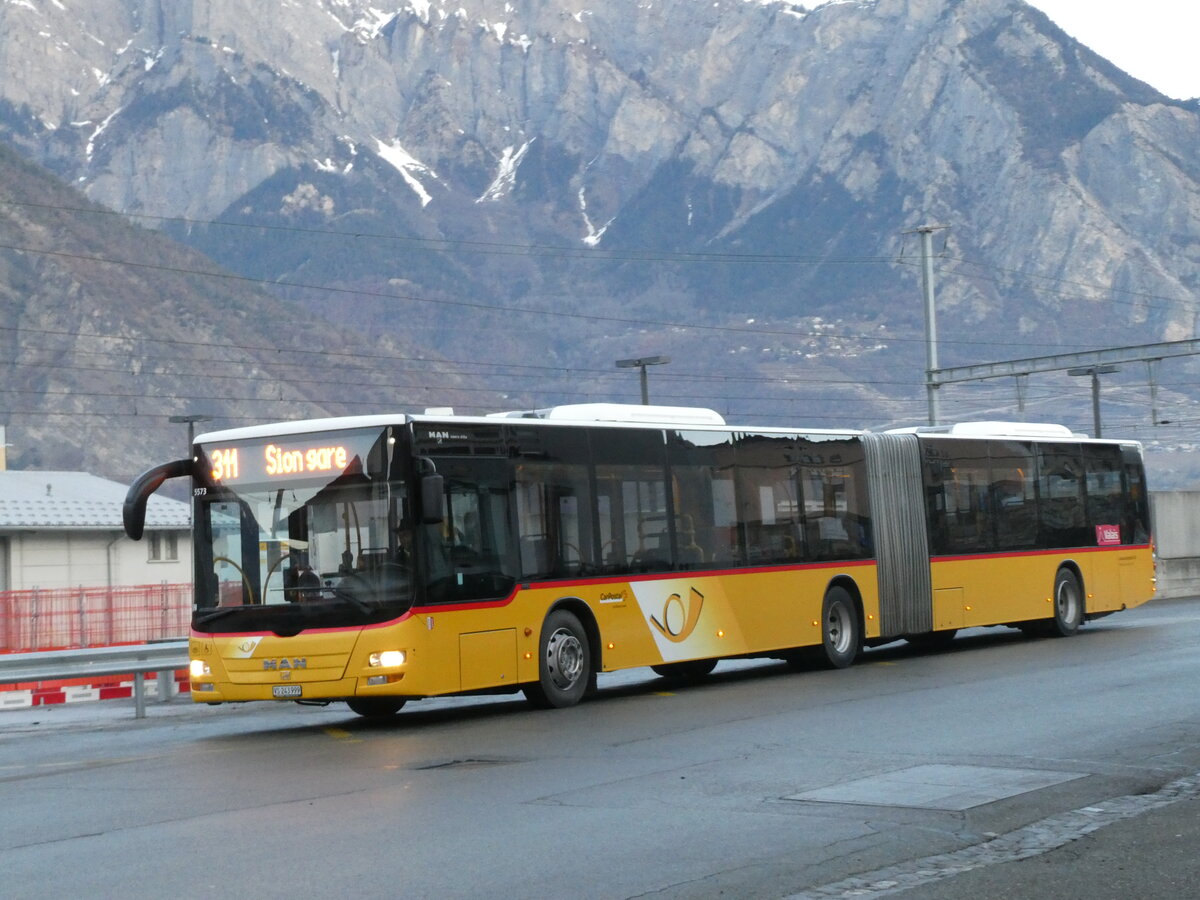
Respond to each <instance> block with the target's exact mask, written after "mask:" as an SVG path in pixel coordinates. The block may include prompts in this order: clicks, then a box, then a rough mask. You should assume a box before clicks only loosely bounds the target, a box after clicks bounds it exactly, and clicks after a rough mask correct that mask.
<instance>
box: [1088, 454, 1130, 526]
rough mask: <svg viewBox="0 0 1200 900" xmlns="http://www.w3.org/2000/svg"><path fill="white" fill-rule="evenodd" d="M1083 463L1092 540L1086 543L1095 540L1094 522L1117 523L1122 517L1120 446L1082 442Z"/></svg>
mask: <svg viewBox="0 0 1200 900" xmlns="http://www.w3.org/2000/svg"><path fill="white" fill-rule="evenodd" d="M1083 466H1084V471H1085V472H1086V480H1085V485H1086V488H1087V521H1088V525H1089V526H1091V527H1092V528H1093V540H1092V541H1089V543H1095V537H1094V528H1095V526H1097V525H1117V526H1120V525H1121V523H1122V522H1123V521H1124V520H1125V509H1124V494H1123V493H1122V487H1121V448H1120V447H1101V446H1096V445H1091V444H1084V446H1083ZM1122 542H1124V535H1122Z"/></svg>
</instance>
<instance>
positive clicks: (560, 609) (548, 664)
mask: <svg viewBox="0 0 1200 900" xmlns="http://www.w3.org/2000/svg"><path fill="white" fill-rule="evenodd" d="M599 645H600V641H599V632H598V629H597V626H596V622H595V619H594V618H593V617H592V615H591V611H590V610H589V609H588V608H587V605H586V604H584V603H583V602H582V601H581V600H577V599H568V600H565V601H561V602H559V603H557V604H555V606H554V607H552V608H551V609H550V611H549V612H548V613H547V614H546V618H545V619H544V620H543V621H542V627H541V632H540V634H539V636H538V680H537V681H532V682H529V683H527V684H526V685H525V686H524V687H523V688H522V690H523V692H524V694H525V697H526V699H527V700H529V702H530V703H532V704H533V705H534V706H537V707H540V708H542V709H562V708H564V707H567V706H574V705H575V704H576V703H578V702H579V701H580V700H582V699H583V697H584V695H585V694H588V693H590V692H591V691H594V690H595V685H596V671H597V665H598V661H599V657H598V652H599Z"/></svg>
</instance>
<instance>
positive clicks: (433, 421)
mask: <svg viewBox="0 0 1200 900" xmlns="http://www.w3.org/2000/svg"><path fill="white" fill-rule="evenodd" d="M175 477H187V478H189V479H190V480H191V483H192V489H193V496H194V511H195V519H194V522H195V524H194V541H195V554H194V555H195V567H196V568H195V609H194V613H193V618H192V633H191V641H190V644H191V692H192V697H193V699H194V700H196V701H198V702H201V703H225V702H231V701H247V700H295V701H299V702H302V703H308V702H311V703H328V702H331V701H345V702H346V703H347V704H348V705H349V706H350V708H351V709H352V710H354V711H355V712H357V713H359V714H362V715H390V714H392V713H394V712H396V711H397V710H399V709H400V707H401V706H403V705H404V703H405V702H406V701H408V700H413V699H417V698H423V697H436V696H444V695H449V694H468V693H495V692H506V691H517V690H520V691H523V692H524V693H525V695H526V697H527V698H528V699H529V700H530V701H531V702H532V703H534V704H535V705H538V706H544V707H565V706H570V705H572V704H574V703H577V702H578V701H579V700H580V699H581V698H582V697H583V696H584V694H585V693H587V692H588V691H589V690H592V689H593V688H594V686H595V683H596V676H597V674H598V673H600V672H611V671H615V670H618V669H626V668H632V667H637V666H649V667H651V668H652V669H653V670H654V671H655V672H658V673H659V674H662V675H665V676H670V677H674V678H679V679H685V680H686V679H695V678H700V677H702V676H704V675H706V674H707V673H708V672H710V671H711V670H712V668H713V666H714V665H716V662H717V660H719V659H722V658H731V657H755V656H761V657H774V658H781V659H785V660H788V661H789V662H793V663H796V664H798V665H799V664H808V663H810V662H814V661H815V662H818V663H820V664H824V665H827V666H832V667H844V666H848V665H850V664H851V663H852V662H854V660H855V658H856V657H857V656H858V654H859V652H860V650H861V649H862V648H863V647H864V646H874V645H878V644H883V643H887V642H889V641H894V640H898V639H907V640H909V641H913V642H919V643H937V642H940V641H945V640H948V639H950V638H952V637H953V636H954V634H955V632H956V631H957V630H958V629H960V628H969V627H974V626H981V625H1009V626H1013V627H1017V628H1021V629H1023V630H1026V631H1030V632H1040V633H1047V634H1058V635H1064V636H1065V635H1070V634H1073V633H1074V632H1075V631H1076V630H1078V628H1079V627H1080V625H1081V624H1082V623H1083V622H1084V621H1085V620H1087V619H1090V618H1095V617H1097V616H1102V615H1105V614H1107V613H1110V612H1113V611H1115V610H1121V609H1125V608H1127V607H1132V606H1137V605H1138V604H1141V603H1144V602H1146V601H1147V600H1149V599H1150V598H1151V596H1152V595H1153V593H1154V562H1153V552H1152V544H1151V537H1150V514H1149V508H1148V501H1147V492H1146V484H1145V473H1144V469H1143V465H1142V456H1141V449H1140V447H1139V446H1138V445H1137V444H1136V443H1133V442H1129V441H1119V440H1118V441H1109V440H1105V441H1101V440H1089V439H1087V438H1086V437H1083V436H1081V435H1077V434H1072V433H1071V432H1070V431H1069V430H1068V429H1066V428H1063V427H1061V426H1053V425H1030V424H1024V423H1020V424H1018V423H994V422H993V423H970V424H963V425H955V426H952V427H946V428H937V429H912V430H907V431H901V432H887V433H871V432H851V431H836V432H835V431H823V430H793V429H782V428H757V427H745V426H731V425H728V424H726V423H725V422H724V421H723V420H722V418H721V417H720V416H719V415H718V414H716V413H715V412H712V411H710V410H695V409H687V408H680V407H652V406H621V405H617V404H584V405H577V406H570V407H556V408H553V409H547V410H539V411H535V412H527V413H504V414H497V415H493V416H482V417H461V416H454V415H453V414H447V415H432V414H427V415H395V416H364V417H355V418H345V419H326V420H315V421H305V422H293V423H286V424H277V425H269V426H257V427H249V428H238V429H233V430H228V431H217V432H212V433H209V434H204V435H201V436H200V437H199V438H197V440H196V443H195V446H194V448H193V455H192V457H191V458H190V459H183V460H177V461H175V462H171V463H167V464H164V465H161V466H157V467H155V468H153V469H150V470H149V471H147V472H146V473H145V474H143V475H142V476H141V477H139V478H138V479H137V481H136V482H135V483H134V484H133V485H132V486H131V488H130V491H129V495H128V497H127V499H126V504H125V527H126V531H127V532H128V533H129V535H130V536H131V537H133V538H135V539H136V538H139V537H140V536H141V533H142V529H143V524H144V516H145V507H146V502H147V499H148V498H149V496H150V494H151V493H153V491H154V490H155V489H157V488H158V487H159V486H160V485H161V484H162V483H163V481H164V480H165V479H168V478H175Z"/></svg>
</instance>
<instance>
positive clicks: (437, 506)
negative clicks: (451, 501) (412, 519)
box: [421, 474, 446, 525]
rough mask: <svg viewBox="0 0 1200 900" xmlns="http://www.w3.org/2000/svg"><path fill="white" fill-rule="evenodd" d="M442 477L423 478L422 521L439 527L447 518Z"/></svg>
mask: <svg viewBox="0 0 1200 900" xmlns="http://www.w3.org/2000/svg"><path fill="white" fill-rule="evenodd" d="M444 490H445V488H444V485H443V480H442V476H441V475H437V474H430V475H422V476H421V521H422V522H424V523H425V524H426V525H437V524H438V523H439V522H441V521H442V520H443V519H444V518H446V495H445V494H444V493H443V491H444Z"/></svg>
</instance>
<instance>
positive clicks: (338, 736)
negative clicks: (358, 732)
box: [321, 725, 362, 744]
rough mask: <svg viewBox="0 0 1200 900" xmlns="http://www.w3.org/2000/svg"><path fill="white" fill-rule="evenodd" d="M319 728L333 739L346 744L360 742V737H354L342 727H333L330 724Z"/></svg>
mask: <svg viewBox="0 0 1200 900" xmlns="http://www.w3.org/2000/svg"><path fill="white" fill-rule="evenodd" d="M321 730H322V731H324V732H325V733H326V734H327V735H329V736H330V737H331V738H334V739H335V740H339V741H345V742H346V743H347V744H361V743H362V738H358V737H355V736H354V735H353V734H351V733H350V732H349V731H346V730H344V729H341V728H334V727H333V726H332V725H330V726H326V727H325V728H322V729H321Z"/></svg>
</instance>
